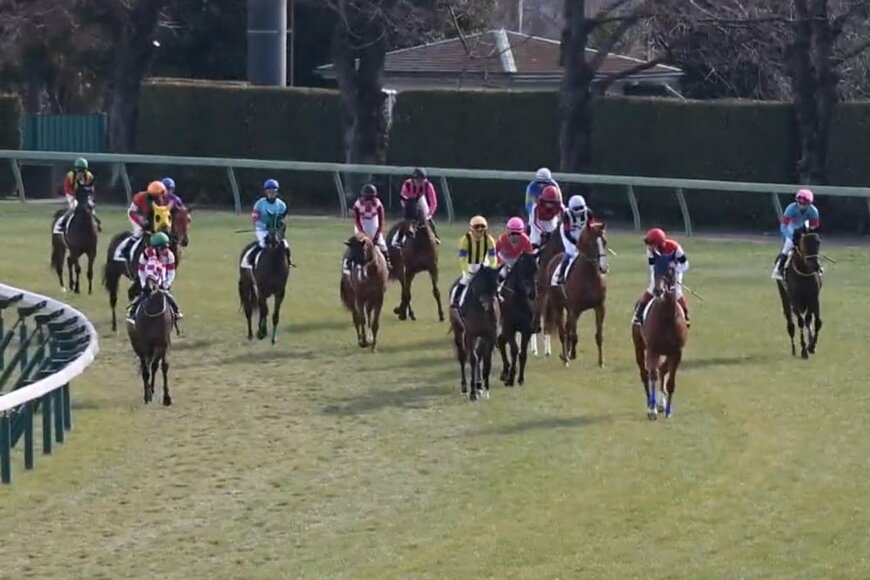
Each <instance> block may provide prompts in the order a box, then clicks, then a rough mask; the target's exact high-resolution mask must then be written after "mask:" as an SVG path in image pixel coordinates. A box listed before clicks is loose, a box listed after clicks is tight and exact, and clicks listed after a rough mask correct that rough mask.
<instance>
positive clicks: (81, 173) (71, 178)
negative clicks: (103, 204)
mask: <svg viewBox="0 0 870 580" xmlns="http://www.w3.org/2000/svg"><path fill="white" fill-rule="evenodd" d="M79 187H86V188H90V189H91V191H90V192H89V193H90V195H89V196H88V199H89V202H90V204H91V210H92V212H91V213H93V216H94V221H96V222H97V229H98V230H100V231H102V230H103V222H102V221H100V218H99V217H98V216H97V211H96V210H95V209H94V190H93V188H94V174H93V173H91V172H90V171H88V160H87V159H85V158H84V157H79V158H78V159H76V160H75V162H74V163H73V168H72V171H70V172H69V173H67V174H66V177H64V180H63V194H64V195H65V196H66V201H67V203H68V204H69V206H68V207H67V210H66V212H64V214H63V217H62V218H61V220H62V221H63V222H66V220H67V219H68V218H69V217H70V216H71V215H72V214H73V212H74V211H75V209H76V190H77V189H78V188H79Z"/></svg>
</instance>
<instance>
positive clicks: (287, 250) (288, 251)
mask: <svg viewBox="0 0 870 580" xmlns="http://www.w3.org/2000/svg"><path fill="white" fill-rule="evenodd" d="M284 254H285V255H286V256H287V265H288V266H291V265H293V262H291V261H290V248H289V247H287V248H284Z"/></svg>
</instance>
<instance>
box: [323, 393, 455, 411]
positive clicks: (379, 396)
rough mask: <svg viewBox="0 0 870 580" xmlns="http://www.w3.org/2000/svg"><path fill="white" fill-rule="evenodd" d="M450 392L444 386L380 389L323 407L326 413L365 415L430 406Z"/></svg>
mask: <svg viewBox="0 0 870 580" xmlns="http://www.w3.org/2000/svg"><path fill="white" fill-rule="evenodd" d="M448 393H449V391H448V389H446V388H445V387H443V386H437V387H436V386H431V387H406V388H404V389H397V390H385V389H378V390H376V391H369V392H367V393H365V394H363V395H361V396H359V397H353V398H350V399H345V400H344V401H342V402H340V403H338V404H334V405H327V406H326V407H324V408H323V413H324V414H325V415H363V414H366V413H374V412H377V411H380V410H382V409H387V408H399V409H422V408H425V407H428V406H429V403H431V402H432V401H433V400H435V399H440V398H442V397H444V396H445V395H447V394H448Z"/></svg>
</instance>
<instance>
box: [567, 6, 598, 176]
mask: <svg viewBox="0 0 870 580" xmlns="http://www.w3.org/2000/svg"><path fill="white" fill-rule="evenodd" d="M589 32H590V25H589V22H588V20H587V19H586V17H585V2H583V1H582V0H577V1H571V0H566V1H565V27H564V29H563V30H562V51H561V61H562V62H561V64H562V67H563V68H564V70H565V73H564V76H563V77H562V86H561V88H560V91H559V115H560V124H559V168H560V169H561V170H562V171H565V172H569V173H580V172H583V171H586V170H587V169H588V167H589V163H590V159H591V146H592V100H593V94H592V81H593V79H594V77H595V72H594V71H593V70H591V68H590V67H589V64H588V62H587V61H586V45H587V43H588V39H589ZM579 189H580V190H585V188H579Z"/></svg>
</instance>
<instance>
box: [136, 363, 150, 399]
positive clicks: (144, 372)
mask: <svg viewBox="0 0 870 580" xmlns="http://www.w3.org/2000/svg"><path fill="white" fill-rule="evenodd" d="M139 373H140V374H141V375H142V387H143V392H144V399H145V404H146V405H147V404H148V403H150V402H151V392H150V391H149V390H148V385H149V384H150V381H149V380H148V361H147V360H145V357H144V356H142V355H139Z"/></svg>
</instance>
